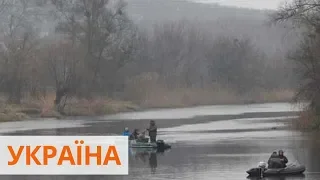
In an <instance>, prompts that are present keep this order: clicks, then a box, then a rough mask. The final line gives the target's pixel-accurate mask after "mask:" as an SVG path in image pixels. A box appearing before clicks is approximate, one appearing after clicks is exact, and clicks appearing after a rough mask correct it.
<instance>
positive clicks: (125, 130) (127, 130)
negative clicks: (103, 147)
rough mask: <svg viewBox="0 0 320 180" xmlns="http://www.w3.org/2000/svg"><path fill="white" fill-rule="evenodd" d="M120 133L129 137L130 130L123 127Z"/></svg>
mask: <svg viewBox="0 0 320 180" xmlns="http://www.w3.org/2000/svg"><path fill="white" fill-rule="evenodd" d="M122 135H123V136H129V137H130V131H129V128H128V127H126V128H124V131H123V133H122Z"/></svg>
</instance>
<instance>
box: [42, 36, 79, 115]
mask: <svg viewBox="0 0 320 180" xmlns="http://www.w3.org/2000/svg"><path fill="white" fill-rule="evenodd" d="M81 55H83V54H81V51H79V49H77V48H76V47H74V46H72V43H70V42H68V41H67V42H63V41H62V42H58V43H56V44H51V45H50V46H49V47H47V48H46V49H45V50H44V51H43V58H44V60H45V62H46V63H45V65H46V67H47V69H48V70H49V71H48V72H49V75H50V77H51V78H52V79H53V81H54V84H55V92H56V98H55V101H54V104H55V106H56V109H57V111H58V112H61V113H63V110H64V107H65V105H66V102H67V100H68V99H69V98H71V97H72V96H73V95H75V94H76V91H77V88H78V87H79V85H80V82H81V78H82V76H81V71H82V70H83V64H82V62H83V61H82V58H83V57H82V56H81Z"/></svg>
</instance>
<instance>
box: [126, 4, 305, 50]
mask: <svg viewBox="0 0 320 180" xmlns="http://www.w3.org/2000/svg"><path fill="white" fill-rule="evenodd" d="M126 2H127V3H128V6H127V12H128V14H129V15H130V16H131V17H132V19H133V20H134V21H135V22H136V23H137V24H138V25H139V26H140V27H141V28H145V29H147V30H151V29H152V27H153V25H154V24H157V23H163V22H168V21H177V20H181V19H188V20H197V26H198V27H199V28H200V29H202V30H204V31H207V32H210V33H212V34H213V36H217V35H232V36H238V37H243V36H245V37H250V38H252V40H253V41H254V42H255V43H256V44H257V45H258V46H259V47H260V48H263V49H264V50H265V51H266V52H267V53H274V52H278V51H282V52H285V51H287V50H288V49H291V48H292V47H293V46H294V45H296V44H297V41H298V40H299V39H298V36H297V33H296V32H293V31H292V30H289V29H288V28H285V27H283V26H277V27H271V26H268V25H266V23H267V20H268V17H267V14H268V13H270V11H269V12H268V11H260V10H254V9H245V8H233V7H224V6H219V5H215V4H212V5H211V4H201V3H194V2H189V1H185V0H126Z"/></svg>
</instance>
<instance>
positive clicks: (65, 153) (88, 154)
mask: <svg viewBox="0 0 320 180" xmlns="http://www.w3.org/2000/svg"><path fill="white" fill-rule="evenodd" d="M75 144H84V141H83V140H81V141H80V143H79V141H78V140H76V141H75ZM82 147H83V146H81V145H80V146H77V147H76V148H77V153H76V155H73V153H72V151H71V149H72V147H70V146H63V147H62V150H61V152H59V153H58V151H57V148H56V147H55V146H50V145H47V146H36V147H31V146H20V147H19V149H18V150H17V151H15V150H14V147H13V146H8V150H9V152H10V154H11V157H12V161H8V165H9V166H14V165H16V164H17V163H18V162H19V161H20V160H22V159H21V155H22V153H23V152H24V153H25V156H26V159H25V160H26V161H25V162H26V165H31V160H33V162H34V163H35V164H36V165H48V160H49V159H53V158H57V157H58V162H57V163H56V165H62V164H63V162H68V163H70V164H71V165H83V163H82V162H83V160H82V159H83V158H84V159H85V165H90V158H96V165H102V157H104V158H103V159H104V161H103V165H108V163H109V161H115V162H116V164H117V165H121V162H120V158H119V156H118V152H117V149H116V146H109V147H108V149H107V151H106V152H105V153H103V152H102V147H101V146H96V147H95V149H96V150H95V151H96V152H92V150H91V149H93V148H92V147H90V146H87V145H85V146H84V148H85V153H82ZM39 150H40V151H41V150H42V151H43V157H42V159H43V162H40V160H39V158H38V157H37V153H38V152H39ZM83 154H84V156H83ZM103 154H105V155H103Z"/></svg>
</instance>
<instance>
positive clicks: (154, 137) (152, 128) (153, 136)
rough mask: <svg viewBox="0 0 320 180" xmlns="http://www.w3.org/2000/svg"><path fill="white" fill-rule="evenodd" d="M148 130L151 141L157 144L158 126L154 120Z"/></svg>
mask: <svg viewBox="0 0 320 180" xmlns="http://www.w3.org/2000/svg"><path fill="white" fill-rule="evenodd" d="M147 130H148V131H149V136H150V141H151V142H156V141H157V126H156V123H155V122H154V121H153V120H151V121H150V126H149V128H148V129H147Z"/></svg>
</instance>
